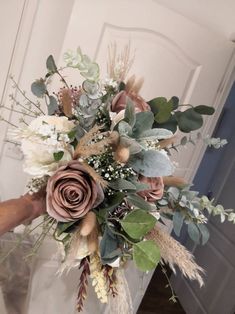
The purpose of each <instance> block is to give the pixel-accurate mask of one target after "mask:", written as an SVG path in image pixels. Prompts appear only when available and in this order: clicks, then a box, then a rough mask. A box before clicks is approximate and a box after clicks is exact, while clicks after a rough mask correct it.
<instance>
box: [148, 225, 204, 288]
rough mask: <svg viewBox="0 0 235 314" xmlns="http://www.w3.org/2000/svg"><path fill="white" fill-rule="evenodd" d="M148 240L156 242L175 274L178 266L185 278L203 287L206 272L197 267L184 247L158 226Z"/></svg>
mask: <svg viewBox="0 0 235 314" xmlns="http://www.w3.org/2000/svg"><path fill="white" fill-rule="evenodd" d="M146 238H147V239H148V240H153V241H155V243H156V244H157V245H158V247H159V248H160V252H161V257H162V259H163V261H164V262H166V263H168V264H169V266H170V267H171V269H172V270H173V271H174V272H175V267H174V265H177V266H178V267H179V269H180V270H181V272H182V273H183V275H184V276H185V277H188V278H189V279H191V280H197V281H198V282H199V284H200V286H203V284H204V282H203V278H202V274H204V270H203V268H202V267H200V266H199V265H197V263H196V262H195V261H194V256H193V255H192V254H191V253H190V252H189V251H188V250H187V249H186V248H185V247H184V246H183V245H181V244H180V243H179V242H178V241H176V240H175V239H173V238H172V237H171V236H170V235H169V234H167V233H166V232H164V231H162V230H161V229H160V228H159V227H157V225H156V226H155V228H154V229H153V230H151V231H150V232H149V233H148V235H147V236H146Z"/></svg>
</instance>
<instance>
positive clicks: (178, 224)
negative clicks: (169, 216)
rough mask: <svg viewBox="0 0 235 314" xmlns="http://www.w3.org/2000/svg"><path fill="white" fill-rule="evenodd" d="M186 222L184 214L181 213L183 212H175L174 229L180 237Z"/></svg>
mask: <svg viewBox="0 0 235 314" xmlns="http://www.w3.org/2000/svg"><path fill="white" fill-rule="evenodd" d="M183 223H184V216H183V215H182V214H181V212H174V215H173V229H174V232H175V234H176V235H177V236H178V237H179V236H180V231H181V228H182V226H183Z"/></svg>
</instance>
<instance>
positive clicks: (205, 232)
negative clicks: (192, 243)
mask: <svg viewBox="0 0 235 314" xmlns="http://www.w3.org/2000/svg"><path fill="white" fill-rule="evenodd" d="M197 226H198V228H199V230H200V232H201V236H202V245H205V244H206V243H207V241H208V240H209V237H210V232H209V230H208V228H207V226H206V225H205V224H198V225H197Z"/></svg>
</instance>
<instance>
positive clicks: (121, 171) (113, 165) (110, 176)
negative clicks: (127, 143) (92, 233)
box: [87, 151, 136, 181]
mask: <svg viewBox="0 0 235 314" xmlns="http://www.w3.org/2000/svg"><path fill="white" fill-rule="evenodd" d="M87 163H88V164H89V165H90V166H91V167H93V168H94V169H95V170H96V172H98V173H99V174H100V175H101V176H102V177H103V178H104V179H105V180H107V181H112V180H116V179H119V178H120V179H128V178H130V177H133V176H135V175H136V174H135V172H134V170H133V169H132V168H131V167H128V166H126V165H124V166H123V165H121V164H119V163H117V162H116V161H115V160H114V159H113V155H112V152H111V151H107V152H106V153H104V154H102V155H97V156H91V157H89V158H88V159H87Z"/></svg>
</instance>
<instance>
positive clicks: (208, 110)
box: [194, 105, 215, 115]
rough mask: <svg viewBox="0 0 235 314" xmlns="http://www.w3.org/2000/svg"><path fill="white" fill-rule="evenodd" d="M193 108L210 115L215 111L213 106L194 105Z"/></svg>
mask: <svg viewBox="0 0 235 314" xmlns="http://www.w3.org/2000/svg"><path fill="white" fill-rule="evenodd" d="M194 110H195V111H196V112H197V113H199V114H202V115H212V114H214V112H215V109H214V108H213V107H209V106H205V105H200V106H196V107H194Z"/></svg>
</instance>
